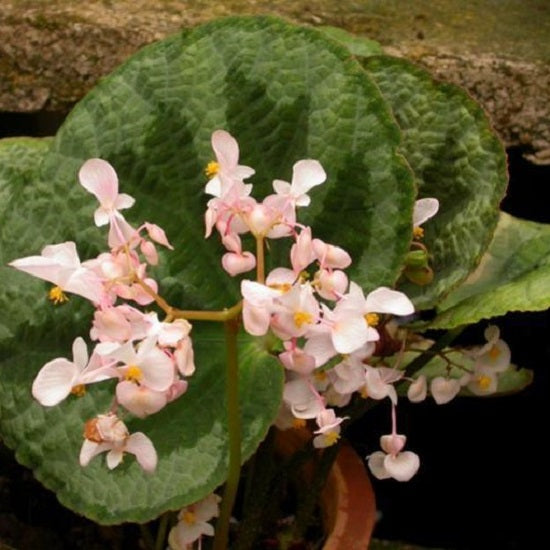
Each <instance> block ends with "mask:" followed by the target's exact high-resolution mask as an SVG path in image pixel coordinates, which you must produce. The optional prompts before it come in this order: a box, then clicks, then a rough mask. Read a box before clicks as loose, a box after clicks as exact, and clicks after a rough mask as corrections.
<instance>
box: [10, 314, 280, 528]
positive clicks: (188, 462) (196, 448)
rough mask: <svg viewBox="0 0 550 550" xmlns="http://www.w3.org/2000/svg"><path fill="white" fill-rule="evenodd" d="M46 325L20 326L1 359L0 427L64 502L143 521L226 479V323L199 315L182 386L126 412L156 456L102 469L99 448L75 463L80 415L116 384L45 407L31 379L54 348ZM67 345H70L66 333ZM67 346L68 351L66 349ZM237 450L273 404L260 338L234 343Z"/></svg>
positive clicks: (270, 364)
mask: <svg viewBox="0 0 550 550" xmlns="http://www.w3.org/2000/svg"><path fill="white" fill-rule="evenodd" d="M47 330H48V329H47V327H42V329H41V330H37V331H36V333H35V334H32V335H29V334H28V333H27V334H26V339H25V340H24V341H23V342H22V343H21V345H20V346H19V350H18V353H17V354H14V355H12V356H11V357H10V358H9V359H6V360H4V361H3V362H2V363H0V371H1V373H2V375H1V376H0V392H1V396H2V398H1V401H0V413H1V414H0V429H1V431H2V434H3V435H4V438H5V442H6V443H7V444H8V445H10V446H13V447H15V448H16V456H17V459H18V460H19V461H20V462H21V463H22V464H24V465H26V466H28V467H30V468H33V470H34V473H35V476H36V477H37V478H38V479H39V480H40V481H41V482H42V483H44V485H45V486H46V487H48V488H50V489H52V490H53V491H55V492H56V493H57V496H58V498H59V500H60V501H61V502H62V503H63V504H64V505H66V506H67V507H69V508H71V509H73V510H75V511H76V512H78V513H80V514H82V515H85V516H87V517H89V518H91V519H93V520H95V521H98V522H100V523H103V524H111V523H120V522H122V521H136V522H143V521H147V520H150V519H153V518H155V517H157V516H158V515H160V514H161V513H163V512H164V511H166V510H169V509H177V508H180V507H182V506H184V505H186V504H189V503H191V502H194V501H196V500H198V499H200V498H202V497H203V496H204V495H206V494H207V493H209V492H211V491H212V490H214V489H215V488H216V487H217V486H218V485H219V484H220V483H223V482H224V481H225V476H226V471H227V457H228V451H227V447H228V435H227V428H226V421H225V418H226V401H225V366H224V361H225V359H224V357H225V355H224V349H225V344H224V337H223V328H222V327H221V326H220V325H219V324H218V325H216V326H213V325H207V324H198V323H197V324H196V326H195V327H194V329H193V344H194V349H195V354H196V355H195V358H196V364H197V371H196V373H195V374H194V376H193V377H192V378H191V379H190V381H189V390H188V392H187V393H186V394H185V395H184V396H183V397H181V398H180V399H179V400H177V401H175V402H174V403H171V404H170V405H168V406H167V407H166V408H164V409H163V410H162V411H161V412H160V413H157V414H155V415H153V416H151V417H149V418H147V419H146V420H138V419H131V418H130V417H129V418H130V419H129V420H128V421H127V425H128V428H129V429H130V431H131V432H134V431H142V432H144V433H145V434H146V435H147V436H148V437H150V438H151V440H152V441H153V442H154V444H155V447H156V449H157V452H158V455H159V463H158V467H157V470H156V472H155V473H154V474H152V475H148V474H145V473H144V472H143V470H142V469H141V468H140V467H139V465H138V464H137V462H136V461H135V460H134V458H133V457H131V456H130V455H129V456H128V457H126V459H125V461H124V463H123V464H122V465H121V466H119V467H118V468H117V469H116V470H113V471H108V470H107V467H106V465H105V463H104V460H105V458H104V456H100V457H96V458H95V459H93V461H92V462H91V463H90V465H89V466H87V467H86V468H81V467H80V465H79V463H78V454H79V451H80V446H81V445H82V441H83V439H82V429H83V425H84V422H85V421H86V420H87V419H89V418H92V417H94V416H95V415H96V414H97V413H98V412H105V411H107V410H108V409H109V407H110V404H111V401H112V397H113V387H114V386H113V384H112V383H110V382H106V383H99V384H96V385H94V386H91V387H90V388H89V391H88V392H87V394H86V395H85V396H84V397H83V398H74V397H69V398H68V399H67V401H66V402H64V403H62V404H61V405H59V406H56V407H52V408H44V407H41V406H40V405H38V404H37V403H36V402H34V400H33V399H32V397H31V395H30V386H31V383H32V379H33V377H34V374H35V373H36V371H37V370H38V368H39V367H40V366H41V365H42V364H43V363H45V362H46V361H48V360H51V359H52V358H53V357H55V355H54V353H55V350H56V349H57V347H58V346H56V345H52V344H51V343H49V342H48V336H49V334H48V332H47ZM65 347H66V349H67V350H68V349H70V344H69V343H67V345H66V346H65ZM64 355H65V356H66V355H69V356H70V353H69V354H67V353H66V352H65V353H64ZM239 356H240V357H239V359H240V396H241V399H240V401H241V405H242V424H243V428H244V430H243V432H244V433H243V441H242V452H243V459H246V458H247V457H249V456H250V455H251V454H252V453H253V452H254V451H255V449H256V447H257V446H258V442H259V441H261V440H262V439H263V437H264V436H265V434H266V432H267V429H268V428H269V425H270V424H271V422H272V419H273V418H274V416H275V415H276V413H277V410H278V407H279V402H280V396H281V393H282V369H281V367H280V365H278V364H277V361H276V359H274V358H273V357H271V356H270V355H269V354H268V353H267V352H266V351H265V350H263V349H262V347H261V345H259V342H258V341H257V340H254V339H252V338H251V337H248V336H243V337H242V338H241V341H240V345H239Z"/></svg>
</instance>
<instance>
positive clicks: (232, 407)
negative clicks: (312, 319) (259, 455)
mask: <svg viewBox="0 0 550 550" xmlns="http://www.w3.org/2000/svg"><path fill="white" fill-rule="evenodd" d="M224 328H225V345H226V351H227V372H226V377H227V379H226V390H227V428H228V432H229V467H228V475H227V481H226V483H225V490H224V494H223V499H222V503H221V507H220V517H219V518H218V521H217V522H216V536H215V538H214V545H213V550H226V549H227V548H228V547H229V545H228V540H229V520H230V519H231V512H232V510H233V504H234V502H235V497H236V496H237V488H238V486H239V477H240V470H241V415H240V407H239V383H238V382H239V381H238V376H239V364H238V357H237V333H238V330H239V323H238V320H237V319H235V318H231V319H228V320H227V321H225V323H224Z"/></svg>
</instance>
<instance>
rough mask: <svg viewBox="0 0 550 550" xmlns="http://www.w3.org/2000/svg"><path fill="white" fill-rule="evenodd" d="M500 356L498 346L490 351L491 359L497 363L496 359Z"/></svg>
mask: <svg viewBox="0 0 550 550" xmlns="http://www.w3.org/2000/svg"><path fill="white" fill-rule="evenodd" d="M499 356H500V350H499V349H498V348H497V347H496V346H493V347H492V348H491V349H490V350H489V357H490V358H491V359H492V360H493V361H495V360H496V359H498V358H499Z"/></svg>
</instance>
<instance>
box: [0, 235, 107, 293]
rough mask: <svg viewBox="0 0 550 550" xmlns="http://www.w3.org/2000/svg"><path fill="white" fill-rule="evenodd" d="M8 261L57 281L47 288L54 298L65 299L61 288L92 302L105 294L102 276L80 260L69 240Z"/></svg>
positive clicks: (22, 268)
mask: <svg viewBox="0 0 550 550" xmlns="http://www.w3.org/2000/svg"><path fill="white" fill-rule="evenodd" d="M9 265H10V266H12V267H14V268H15V269H18V270H19V271H24V272H25V273H28V274H29V275H33V276H34V277H38V278H39V279H43V280H44V281H49V282H50V283H53V284H54V285H56V288H55V289H53V290H52V291H51V292H50V298H51V299H52V300H54V301H64V300H66V298H64V295H63V292H71V293H73V294H77V295H79V296H82V297H83V298H86V299H88V300H90V301H91V302H93V303H94V304H99V303H101V302H103V301H104V299H105V297H106V293H105V290H104V287H103V282H102V279H101V278H100V277H99V276H98V275H97V274H96V273H95V272H94V271H92V270H91V269H89V268H88V267H86V266H85V265H83V264H81V263H80V258H79V257H78V253H77V251H76V245H75V243H74V242H72V241H67V242H64V243H60V244H51V245H48V246H45V247H44V248H43V249H42V253H41V255H40V256H28V257H26V258H20V259H18V260H14V261H13V262H10V264H9Z"/></svg>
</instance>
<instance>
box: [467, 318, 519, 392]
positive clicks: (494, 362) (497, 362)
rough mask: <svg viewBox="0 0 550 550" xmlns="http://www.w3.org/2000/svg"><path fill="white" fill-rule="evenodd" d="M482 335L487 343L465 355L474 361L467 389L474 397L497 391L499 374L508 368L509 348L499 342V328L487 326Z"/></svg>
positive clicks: (503, 342)
mask: <svg viewBox="0 0 550 550" xmlns="http://www.w3.org/2000/svg"><path fill="white" fill-rule="evenodd" d="M484 335H485V339H486V340H487V343H486V344H485V345H483V346H480V347H478V348H474V349H473V350H469V351H468V352H467V355H469V356H470V357H472V358H473V359H474V360H475V363H474V367H473V372H472V375H471V377H470V380H469V381H468V383H467V388H468V389H469V390H470V391H471V392H472V393H474V394H475V395H491V394H492V393H495V392H496V391H497V389H498V377H499V374H500V373H502V372H504V371H506V370H507V369H508V368H509V367H510V360H511V353H510V348H509V347H508V344H507V343H506V342H505V341H504V340H501V338H500V330H499V328H498V327H497V326H495V325H489V326H488V327H487V328H486V329H485V333H484Z"/></svg>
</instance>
